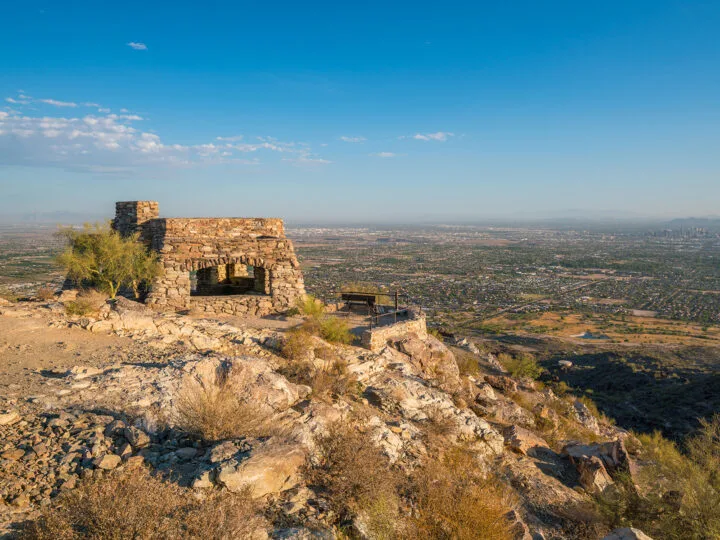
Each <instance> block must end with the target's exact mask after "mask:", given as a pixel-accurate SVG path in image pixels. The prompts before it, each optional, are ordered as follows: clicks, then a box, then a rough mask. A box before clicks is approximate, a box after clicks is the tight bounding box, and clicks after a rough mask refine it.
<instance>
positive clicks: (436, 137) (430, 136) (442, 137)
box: [400, 131, 455, 142]
mask: <svg viewBox="0 0 720 540" xmlns="http://www.w3.org/2000/svg"><path fill="white" fill-rule="evenodd" d="M454 136H455V134H454V133H450V132H449V131H437V132H435V133H416V134H415V135H404V136H402V137H400V139H415V140H416V141H440V142H445V141H447V140H448V138H449V137H454Z"/></svg>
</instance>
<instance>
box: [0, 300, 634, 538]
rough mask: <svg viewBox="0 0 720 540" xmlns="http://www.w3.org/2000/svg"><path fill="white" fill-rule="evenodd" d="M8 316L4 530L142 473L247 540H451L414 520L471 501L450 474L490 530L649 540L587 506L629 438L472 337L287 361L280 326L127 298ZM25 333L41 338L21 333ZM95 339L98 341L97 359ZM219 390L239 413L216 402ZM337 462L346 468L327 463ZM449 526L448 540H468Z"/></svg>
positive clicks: (323, 350) (624, 461)
mask: <svg viewBox="0 0 720 540" xmlns="http://www.w3.org/2000/svg"><path fill="white" fill-rule="evenodd" d="M300 322H302V320H301V319H300V318H298V320H297V323H300ZM0 325H1V327H2V331H0V335H2V336H3V337H2V338H0V347H2V351H3V352H2V356H3V358H5V359H6V362H7V369H8V370H9V371H8V376H7V378H6V379H5V383H4V384H3V385H2V387H0V399H2V402H1V403H0V413H1V414H0V527H2V531H4V534H6V535H9V536H12V535H15V534H23V535H29V536H30V537H43V536H42V534H40V533H39V532H38V531H37V530H35V529H33V528H32V527H30V528H27V524H28V523H31V522H32V521H33V520H35V519H37V518H38V517H40V518H42V519H46V517H47V515H48V509H51V510H52V509H54V508H56V507H58V506H57V505H62V504H63V503H62V501H64V500H68V499H67V498H68V497H69V496H70V495H69V494H72V493H73V492H76V491H77V490H79V489H81V488H82V486H83V485H84V484H88V483H92V482H93V481H94V482H98V481H99V479H100V480H101V479H103V478H114V477H121V476H122V475H131V474H133V473H132V471H139V472H137V473H135V474H137V475H140V476H142V474H146V473H145V472H144V471H149V473H147V474H150V476H149V477H148V478H162V479H163V482H167V483H170V484H173V486H178V489H180V488H182V493H183V494H184V496H186V497H188V498H189V499H188V500H194V501H198V500H200V501H205V500H208V501H209V500H211V499H212V497H214V496H215V494H217V493H230V494H241V495H242V496H243V497H246V498H247V499H248V500H250V501H252V504H253V505H255V506H254V508H256V509H257V510H256V514H254V515H255V517H256V519H255V520H254V521H253V520H246V522H245V526H246V527H250V526H251V529H252V530H251V531H250V530H248V529H245V532H244V533H243V535H247V536H252V537H257V538H264V537H271V538H334V537H337V536H338V535H341V534H343V535H349V536H350V537H365V538H390V537H397V538H400V537H411V536H413V535H415V534H420V533H418V531H424V532H425V533H427V534H428V535H430V536H442V535H441V534H440V533H438V532H437V531H440V530H442V527H443V526H444V525H442V524H440V525H438V523H437V522H436V521H437V520H435V521H433V519H434V518H431V517H427V518H423V517H422V516H424V515H425V514H424V513H423V512H425V510H424V508H426V507H429V506H428V505H429V504H430V503H428V501H431V502H432V500H433V499H432V493H431V492H430V493H425V494H424V495H423V494H422V493H423V491H422V489H423V487H422V486H423V485H425V489H426V491H427V486H429V485H430V486H431V488H430V491H431V490H432V489H434V488H432V486H437V489H438V493H449V492H448V491H442V489H441V486H445V485H448V486H452V489H454V490H455V491H450V493H456V494H457V493H460V494H461V495H458V498H457V499H456V500H455V501H451V504H457V505H462V504H465V502H464V501H465V498H463V497H464V495H463V494H464V493H466V492H467V491H466V490H465V491H463V490H464V489H465V488H464V487H463V486H460V485H459V484H458V482H460V480H459V479H463V482H466V484H463V485H465V486H466V485H478V486H480V488H478V489H482V490H484V491H477V493H482V494H485V495H483V496H482V497H480V499H483V497H485V498H486V499H488V497H490V495H492V497H490V498H493V497H494V498H493V499H492V500H480V501H479V502H478V500H476V499H477V497H476V498H475V499H473V498H472V497H471V498H470V499H472V501H473V504H480V503H482V504H486V505H489V506H488V508H490V507H493V508H495V510H497V511H499V512H500V513H499V515H501V516H502V522H499V523H495V524H494V525H493V526H494V527H496V529H488V530H496V531H498V532H497V533H496V535H497V536H496V537H498V538H501V537H503V538H505V537H507V538H517V539H531V538H532V539H541V538H546V539H550V538H602V537H604V536H605V535H608V534H609V535H610V536H608V538H644V537H645V536H644V535H643V534H642V533H640V532H639V531H636V530H631V529H626V530H619V531H616V532H614V533H611V531H610V528H611V527H609V526H608V525H607V522H606V521H603V520H602V519H600V518H599V517H598V515H597V510H596V500H597V496H598V495H599V494H602V493H603V492H605V491H606V490H608V489H609V487H610V486H613V485H614V484H616V483H617V482H619V481H622V482H623V485H626V484H627V482H626V479H627V478H631V479H632V478H634V476H635V475H637V474H638V471H639V470H640V469H642V467H643V463H642V461H641V460H638V459H636V458H635V456H634V452H635V450H636V449H637V448H638V446H639V445H638V442H637V440H635V439H634V437H633V436H632V435H631V434H630V433H628V432H626V431H624V430H622V429H620V428H618V427H616V426H613V425H612V424H610V423H608V422H607V421H605V420H604V419H603V418H598V417H597V416H596V415H595V414H593V412H592V411H591V410H590V409H589V408H588V407H587V406H586V405H585V404H583V403H582V402H580V401H577V400H575V399H573V398H572V397H567V396H559V395H556V394H555V393H554V392H553V391H552V390H550V389H549V388H545V387H543V385H541V384H539V383H537V382H535V381H532V380H530V379H523V378H519V379H518V378H513V377H510V376H509V375H508V374H507V373H506V372H505V370H504V369H503V366H502V365H501V364H500V363H499V362H498V361H497V359H496V358H495V357H494V356H493V355H492V354H484V353H480V351H478V349H477V348H476V347H475V346H474V345H473V343H471V342H469V341H467V340H463V341H460V342H454V343H445V342H443V341H441V340H440V339H438V338H436V337H433V336H430V335H428V336H427V337H420V336H418V335H416V334H406V335H403V336H400V337H398V338H394V339H392V340H390V341H389V342H388V343H387V345H386V346H384V347H383V348H382V349H381V350H380V351H379V352H377V353H376V352H371V351H369V350H366V349H362V348H359V347H355V346H352V345H341V344H333V343H329V342H326V341H324V340H322V339H321V338H319V337H316V336H313V337H312V338H311V342H310V343H309V344H306V346H305V348H304V349H302V350H301V351H300V353H298V352H297V351H294V352H293V353H292V354H289V353H288V349H287V342H288V339H289V334H288V332H287V331H286V330H284V329H273V328H271V327H267V328H262V327H258V325H255V327H251V326H248V325H242V324H232V323H230V322H228V321H222V320H218V319H208V318H198V317H191V316H184V315H175V314H167V313H166V314H160V313H157V312H153V311H151V310H150V309H148V308H146V307H145V306H143V305H141V304H137V303H135V302H131V301H128V300H125V299H122V298H120V299H118V300H117V301H115V302H112V303H110V302H108V303H105V304H103V305H102V306H101V307H100V309H99V310H98V312H97V313H95V314H93V315H92V316H72V315H67V313H66V309H65V306H64V305H63V303H62V302H61V301H58V300H57V299H54V300H51V301H45V302H40V301H35V302H29V301H28V302H20V303H13V304H10V303H3V304H2V305H0ZM31 327H32V328H33V329H34V330H33V332H34V334H33V335H34V336H36V337H35V338H32V339H30V338H27V337H23V336H26V335H27V334H23V329H25V330H27V329H28V328H31ZM94 340H102V341H99V343H101V344H102V345H101V346H100V345H98V348H97V349H96V350H92V349H88V348H87V347H88V346H87V344H88V343H90V344H92V343H95V341H94ZM51 342H52V343H59V344H60V345H59V348H60V349H62V350H63V351H65V352H67V350H70V351H72V350H77V351H78V352H76V353H74V354H72V355H70V354H64V356H62V358H63V359H62V361H56V362H53V361H52V358H50V353H48V352H47V349H42V350H43V351H44V353H43V354H45V355H47V356H46V357H45V358H42V359H39V360H38V359H37V358H36V359H35V360H36V363H35V364H33V365H32V366H30V367H27V366H25V367H24V368H23V365H22V362H21V359H22V358H23V356H22V355H23V354H25V355H26V356H28V355H31V356H32V355H37V350H40V349H37V348H40V347H42V346H43V343H46V344H47V343H51ZM83 343H85V344H86V345H85V347H86V348H85V349H83V348H82V346H81V344H83ZM33 347H35V348H36V350H35V352H33V350H34V349H33ZM103 351H105V352H103ZM107 351H110V352H109V353H108V352H107ZM58 354H60V353H59V352H58ZM18 362H20V363H19V364H18ZM13 366H14V367H13ZM5 367H6V366H4V368H5ZM13 369H14V370H15V371H13ZM228 396H230V397H231V399H230V401H231V402H232V403H233V407H234V408H231V409H224V410H221V409H222V404H223V403H225V401H224V400H226V398H228ZM218 410H221V412H222V413H223V414H224V416H222V417H221V416H220V414H219V413H218ZM209 412H210V413H213V414H214V415H215V416H212V417H210V416H209ZM343 445H345V446H343ZM333 452H335V453H333ZM338 452H339V454H338ZM342 452H345V454H342ZM336 455H345V456H346V460H347V462H346V463H341V464H340V465H337V464H336V465H337V466H336V467H335V468H333V464H332V459H333V456H336ZM458 456H461V457H458ZM432 463H438V464H442V467H445V469H443V470H445V471H449V473H448V477H442V476H440V475H436V474H435V472H436V471H437V470H438V469H437V467H436V468H433V466H431V464H432ZM338 466H339V467H340V469H339V470H341V472H342V474H340V475H339V476H341V477H342V479H343V480H342V482H345V484H342V483H340V484H338V481H337V477H338V473H337V471H338ZM343 467H345V468H343ZM378 471H379V473H378ZM433 471H435V472H433ZM352 474H356V475H357V477H352ZM391 477H392V478H393V481H394V482H395V484H393V487H392V490H390V491H387V493H390V492H392V494H393V497H394V498H393V500H394V501H396V502H395V503H393V504H391V505H389V507H391V509H389V510H388V509H387V508H385V509H383V508H379V507H378V504H375V503H373V504H369V505H368V504H363V501H364V500H365V501H367V497H365V499H364V498H363V496H362V493H364V492H367V491H368V490H369V492H370V493H373V497H370V498H371V499H372V500H373V501H378V500H384V499H383V493H386V491H383V490H385V488H386V487H387V482H389V481H390V480H389V479H390V478H391ZM478 478H479V479H481V480H480V481H479V483H476V484H472V482H477V479H478ZM396 479H399V480H396ZM418 479H421V481H420V482H419V483H418ZM148 481H150V480H148ZM153 481H156V480H153ZM369 482H373V483H372V485H368V484H367V483H369ZM631 483H632V482H631ZM95 485H97V484H95ZM338 486H340V487H338ZM347 486H350V487H347ZM383 486H384V487H383ZM412 486H420V488H418V489H419V491H418V490H415V491H413V487H412ZM458 486H460V487H458ZM346 487H347V489H346ZM443 489H444V488H443ZM363 490H365V491H363ZM458 490H460V491H458ZM488 494H490V495H488ZM470 499H468V500H470ZM212 500H214V499H212ZM441 502H442V501H436V502H435V503H434V504H436V505H440V506H442V504H441ZM426 503H427V504H426ZM208 504H209V503H208ZM444 504H446V505H447V504H448V503H447V501H446V502H445V503H444ZM468 504H469V503H468ZM424 505H425V506H424ZM496 507H498V508H499V509H498V508H496ZM473 508H477V507H473ZM483 508H484V507H483ZM208 511H209V510H208ZM453 512H455V510H453ZM50 513H52V512H50ZM490 513H491V512H490V510H488V515H490ZM427 514H428V516H430V515H431V514H430V513H429V511H428V512H427ZM468 514H472V512H469V513H468ZM453 515H455V514H453ZM43 516H45V517H43ZM418 516H420V517H418ZM477 517H478V516H477V515H475V516H472V515H469V516H466V517H463V518H462V519H468V520H470V521H469V523H470V522H472V519H477ZM457 519H461V518H457ZM23 524H25V525H23ZM23 527H24V528H23ZM438 527H439V528H438ZM449 527H451V528H450V529H448V531H450V532H448V534H447V535H446V536H443V537H448V538H450V537H463V538H465V537H467V538H472V537H477V536H474V533H469V534H464V535H463V534H459V535H458V534H454V533H452V530H453V529H452V525H449ZM228 530H230V529H228ZM28 531H29V532H28ZM33 531H34V532H33ZM413 531H414V532H413ZM446 532H447V531H446ZM488 534H490V533H488ZM33 535H34V536H33ZM613 535H614V536H613ZM45 537H47V536H45Z"/></svg>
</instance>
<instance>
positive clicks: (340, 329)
mask: <svg viewBox="0 0 720 540" xmlns="http://www.w3.org/2000/svg"><path fill="white" fill-rule="evenodd" d="M319 332H320V337H322V338H323V339H324V340H325V341H329V342H330V343H344V344H346V345H349V344H350V343H352V342H353V340H354V339H355V337H354V336H353V334H352V332H350V326H349V325H348V323H347V321H345V320H343V319H340V318H338V317H332V316H329V317H324V318H322V319H321V320H320V323H319Z"/></svg>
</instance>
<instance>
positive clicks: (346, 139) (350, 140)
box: [340, 135, 367, 143]
mask: <svg viewBox="0 0 720 540" xmlns="http://www.w3.org/2000/svg"><path fill="white" fill-rule="evenodd" d="M340 140H341V141H343V142H347V143H360V142H363V141H366V140H367V139H366V138H365V137H346V136H344V135H343V136H342V137H340Z"/></svg>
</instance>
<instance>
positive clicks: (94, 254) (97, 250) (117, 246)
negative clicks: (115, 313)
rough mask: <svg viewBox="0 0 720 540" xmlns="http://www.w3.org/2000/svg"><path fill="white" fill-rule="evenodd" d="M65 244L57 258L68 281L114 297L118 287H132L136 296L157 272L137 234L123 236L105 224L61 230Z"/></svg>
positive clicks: (158, 267)
mask: <svg viewBox="0 0 720 540" xmlns="http://www.w3.org/2000/svg"><path fill="white" fill-rule="evenodd" d="M60 235H61V236H64V237H65V238H66V239H67V241H68V243H69V245H68V247H67V249H65V251H63V252H62V253H61V254H60V255H59V256H58V258H57V261H58V263H59V264H60V266H62V267H63V268H64V269H65V270H66V271H67V275H68V277H69V278H70V279H72V280H74V281H75V282H76V283H81V284H86V285H89V286H92V287H96V288H98V289H100V290H101V291H103V292H106V293H107V294H108V295H109V296H110V298H115V296H116V295H117V293H118V291H119V290H120V288H121V287H132V289H133V291H134V292H135V296H136V297H139V294H140V288H141V286H142V285H144V284H146V283H149V282H150V281H152V279H153V278H155V277H156V276H158V275H159V274H160V272H161V269H162V266H161V265H160V262H159V259H158V257H157V255H156V254H154V253H152V252H150V251H149V250H148V249H147V248H146V247H145V246H144V245H143V244H142V243H140V242H139V241H138V235H137V234H136V235H133V236H130V237H123V236H121V235H120V233H118V232H117V231H115V230H113V229H111V228H110V226H109V225H108V224H105V225H95V226H90V225H88V224H86V225H85V227H84V228H83V229H82V230H81V231H78V230H75V229H73V228H67V229H62V230H61V231H60Z"/></svg>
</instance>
